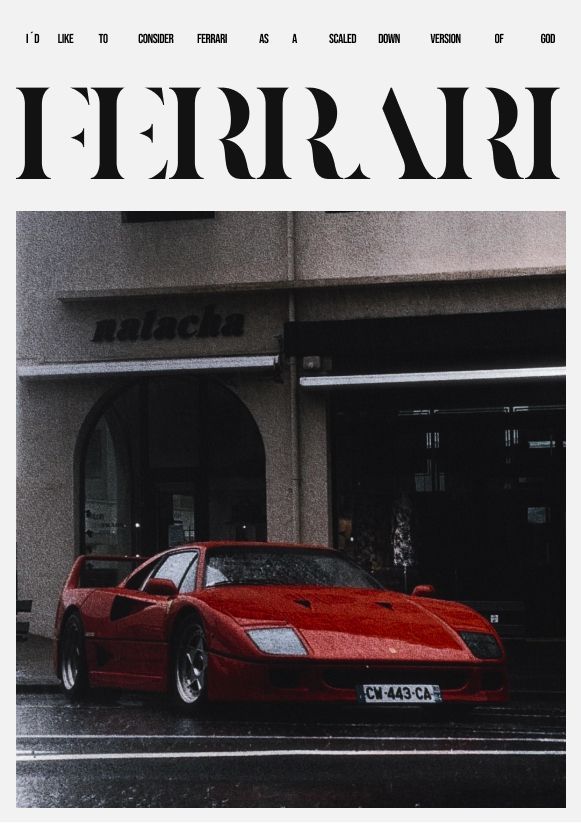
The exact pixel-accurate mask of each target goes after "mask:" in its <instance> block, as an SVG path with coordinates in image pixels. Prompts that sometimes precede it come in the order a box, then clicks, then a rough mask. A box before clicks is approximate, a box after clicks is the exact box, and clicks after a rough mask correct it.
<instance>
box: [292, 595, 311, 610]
mask: <svg viewBox="0 0 581 823" xmlns="http://www.w3.org/2000/svg"><path fill="white" fill-rule="evenodd" d="M295 603H297V604H298V605H299V606H304V607H305V609H310V608H311V601H310V600H306V599H305V598H303V597H297V599H296V600H295Z"/></svg>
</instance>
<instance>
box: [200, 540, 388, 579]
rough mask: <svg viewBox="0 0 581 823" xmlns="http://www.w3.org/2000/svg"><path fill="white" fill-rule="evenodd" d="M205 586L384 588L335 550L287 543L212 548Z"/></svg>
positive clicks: (208, 557) (207, 557) (207, 561)
mask: <svg viewBox="0 0 581 823" xmlns="http://www.w3.org/2000/svg"><path fill="white" fill-rule="evenodd" d="M205 586H206V588H214V587H216V586H331V587H333V588H345V589H381V588H383V587H382V586H381V585H380V583H378V582H377V580H375V579H374V578H373V577H371V575H369V574H367V572H365V571H363V569H360V568H359V567H358V566H356V565H355V564H354V563H352V562H351V561H350V560H347V559H346V558H344V557H341V555H339V554H336V553H335V552H330V551H325V550H324V549H322V550H320V551H318V550H316V549H294V548H292V547H288V548H287V547H284V546H282V547H278V546H277V547H273V548H269V547H264V546H248V547H246V546H245V547H239V546H234V547H230V548H228V547H226V548H221V549H213V550H212V551H209V552H208V554H207V556H206V574H205Z"/></svg>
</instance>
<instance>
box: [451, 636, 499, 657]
mask: <svg viewBox="0 0 581 823" xmlns="http://www.w3.org/2000/svg"><path fill="white" fill-rule="evenodd" d="M458 634H459V635H460V637H461V638H462V640H463V641H464V642H465V643H466V645H467V646H468V648H469V649H470V651H471V652H472V654H473V655H474V657H479V658H480V659H481V660H494V659H496V658H498V657H502V649H501V648H500V646H499V645H498V643H497V640H496V638H495V637H494V635H492V634H484V632H458Z"/></svg>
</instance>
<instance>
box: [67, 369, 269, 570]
mask: <svg viewBox="0 0 581 823" xmlns="http://www.w3.org/2000/svg"><path fill="white" fill-rule="evenodd" d="M82 478H83V482H82V489H81V512H82V518H81V532H82V548H83V550H84V551H85V552H92V553H108V554H111V553H117V554H125V553H137V554H142V555H151V554H154V553H155V552H158V551H162V550H164V549H167V548H172V547H174V546H178V545H183V544H187V543H191V542H192V541H195V540H209V539H214V540H220V539H227V540H228V539H230V540H233V539H236V540H264V539H266V489H265V461H264V448H263V445H262V439H261V437H260V434H259V432H258V429H257V427H256V424H255V423H254V420H253V419H252V416H251V415H250V413H249V412H248V410H247V409H246V407H245V406H244V405H243V404H242V403H241V402H240V400H238V398H237V397H236V396H235V395H234V394H233V393H232V392H231V391H229V390H228V389H226V388H225V387H224V386H222V385H221V384H220V383H218V382H217V381H215V380H211V379H209V378H193V377H191V378H190V377H179V378H178V377H167V378H155V379H150V380H144V381H142V382H139V383H137V384H134V385H133V386H131V387H130V388H128V389H126V390H125V391H123V392H121V393H120V394H119V395H118V396H117V397H116V398H115V399H114V400H113V401H112V402H111V403H110V405H109V406H108V407H107V408H106V410H105V412H104V413H103V414H102V415H101V416H100V417H99V418H98V420H97V421H96V422H95V424H94V426H93V428H92V430H91V432H90V434H89V436H88V438H87V442H86V444H85V449H84V457H83V466H82Z"/></svg>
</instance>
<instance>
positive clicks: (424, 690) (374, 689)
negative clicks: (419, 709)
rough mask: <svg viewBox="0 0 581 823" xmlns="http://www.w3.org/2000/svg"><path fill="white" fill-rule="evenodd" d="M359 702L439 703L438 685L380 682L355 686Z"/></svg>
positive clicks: (440, 700)
mask: <svg viewBox="0 0 581 823" xmlns="http://www.w3.org/2000/svg"><path fill="white" fill-rule="evenodd" d="M357 699H358V700H359V702H360V703H422V704H426V703H441V702H442V694H441V692H440V687H439V686H435V685H428V684H417V683H414V684H408V685H404V684H402V685H399V684H397V685H395V684H389V683H382V684H379V685H374V684H365V685H363V686H357Z"/></svg>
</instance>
